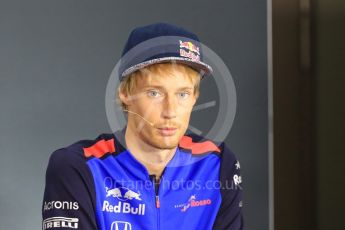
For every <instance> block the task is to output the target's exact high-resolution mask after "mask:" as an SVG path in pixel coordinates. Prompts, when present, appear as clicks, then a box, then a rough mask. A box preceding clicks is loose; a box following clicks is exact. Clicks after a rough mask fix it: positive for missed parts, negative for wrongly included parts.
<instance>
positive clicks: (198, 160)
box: [42, 23, 243, 230]
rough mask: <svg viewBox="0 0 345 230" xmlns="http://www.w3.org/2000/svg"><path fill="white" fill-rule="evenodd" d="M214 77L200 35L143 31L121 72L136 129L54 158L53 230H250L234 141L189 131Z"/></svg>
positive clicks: (48, 191) (50, 184)
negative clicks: (205, 81)
mask: <svg viewBox="0 0 345 230" xmlns="http://www.w3.org/2000/svg"><path fill="white" fill-rule="evenodd" d="M211 72H212V68H211V67H210V66H209V65H207V64H206V63H204V62H203V57H202V50H201V48H200V43H199V40H198V38H197V36H196V35H194V34H193V33H190V32H188V31H186V30H185V29H182V28H180V27H176V26H173V25H170V24H165V23H157V24H152V25H148V26H144V27H139V28H136V29H135V30H133V31H132V33H131V34H130V36H129V39H128V41H127V44H126V46H125V48H124V51H123V55H122V59H121V65H120V68H119V77H120V80H121V82H120V85H119V87H118V99H119V102H120V103H121V106H122V109H123V111H124V112H127V113H128V123H127V126H126V128H125V129H123V130H120V131H117V132H115V133H112V134H101V135H100V136H98V137H97V138H96V139H95V140H81V141H79V142H76V143H74V144H72V145H70V146H68V147H66V148H62V149H58V150H56V151H55V152H54V153H53V154H52V155H51V157H50V161H49V165H48V168H47V172H46V188H45V193H44V201H43V211H42V215H43V224H42V225H43V229H82V230H89V229H102V230H103V229H107V230H108V229H109V230H115V229H116V230H117V229H127V230H130V229H133V230H134V229H232V230H238V229H242V228H243V221H242V211H241V206H242V201H241V196H242V191H241V187H240V184H241V176H240V174H239V168H240V165H239V162H238V161H237V160H236V159H235V157H234V155H233V153H232V152H231V151H230V150H229V149H228V148H227V147H226V146H225V144H224V143H220V144H216V143H214V142H212V141H211V140H204V139H203V138H202V137H200V136H196V135H187V134H186V132H187V128H188V124H189V120H190V115H191V112H192V109H193V106H194V105H195V103H196V100H197V98H198V96H199V84H200V81H201V78H202V77H211V75H210V73H211ZM206 75H208V76H206ZM224 125H226V124H224Z"/></svg>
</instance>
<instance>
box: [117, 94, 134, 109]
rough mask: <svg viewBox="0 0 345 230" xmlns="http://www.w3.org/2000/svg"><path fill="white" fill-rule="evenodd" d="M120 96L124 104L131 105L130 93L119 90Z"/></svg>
mask: <svg viewBox="0 0 345 230" xmlns="http://www.w3.org/2000/svg"><path fill="white" fill-rule="evenodd" d="M119 98H120V100H121V102H122V103H123V104H125V105H126V106H129V105H131V99H130V98H131V96H130V95H128V94H127V93H123V92H119Z"/></svg>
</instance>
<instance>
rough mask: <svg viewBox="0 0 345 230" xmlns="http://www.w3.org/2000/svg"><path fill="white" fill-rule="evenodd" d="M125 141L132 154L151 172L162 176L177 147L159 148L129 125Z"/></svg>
mask: <svg viewBox="0 0 345 230" xmlns="http://www.w3.org/2000/svg"><path fill="white" fill-rule="evenodd" d="M125 141H126V145H127V148H128V149H129V151H130V152H131V153H132V155H133V156H134V157H135V158H136V159H137V160H138V161H139V162H140V163H142V164H143V165H144V166H145V167H146V169H147V171H148V172H149V174H154V175H156V177H160V176H161V174H162V172H163V170H164V168H165V166H166V165H167V164H168V162H169V161H170V160H171V159H172V158H173V156H174V153H175V151H176V148H174V149H158V148H155V147H153V146H151V145H148V144H147V143H145V142H144V141H142V140H141V139H140V138H139V137H138V136H137V135H135V133H134V132H133V130H132V129H131V128H129V127H127V129H126V134H125Z"/></svg>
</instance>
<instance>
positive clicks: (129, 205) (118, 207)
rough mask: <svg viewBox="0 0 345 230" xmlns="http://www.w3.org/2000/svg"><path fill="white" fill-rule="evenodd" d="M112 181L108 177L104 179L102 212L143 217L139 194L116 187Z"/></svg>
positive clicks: (125, 188)
mask: <svg viewBox="0 0 345 230" xmlns="http://www.w3.org/2000/svg"><path fill="white" fill-rule="evenodd" d="M114 181H115V180H113V179H112V178H110V177H106V178H105V179H104V188H105V200H104V201H103V206H102V211H103V212H111V213H128V214H132V215H145V204H144V203H142V199H141V197H140V196H141V194H140V192H138V191H133V190H131V189H129V188H127V187H116V186H115V184H116V183H115V182H114ZM114 198H116V199H114Z"/></svg>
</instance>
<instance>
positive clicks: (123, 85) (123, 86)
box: [116, 62, 201, 109]
mask: <svg viewBox="0 0 345 230" xmlns="http://www.w3.org/2000/svg"><path fill="white" fill-rule="evenodd" d="M177 71H178V72H179V73H183V74H184V75H185V76H187V77H188V78H189V80H191V81H192V82H193V84H194V95H195V96H196V97H198V96H199V91H200V80H201V75H200V74H199V73H198V72H197V71H196V70H194V69H192V68H190V67H189V66H187V65H184V64H179V63H173V62H167V63H158V64H153V65H149V66H147V67H145V68H142V69H140V70H137V71H135V72H133V73H131V74H129V75H128V76H126V77H124V79H122V81H121V82H120V84H119V86H118V88H117V98H116V101H117V103H118V104H120V105H121V107H122V109H126V104H125V103H123V102H122V101H121V100H120V97H119V95H120V93H123V94H125V95H131V94H132V92H133V90H134V89H135V88H136V87H137V82H138V78H140V77H150V74H152V73H155V74H157V75H159V76H168V75H174V74H175V73H176V72H177Z"/></svg>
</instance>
